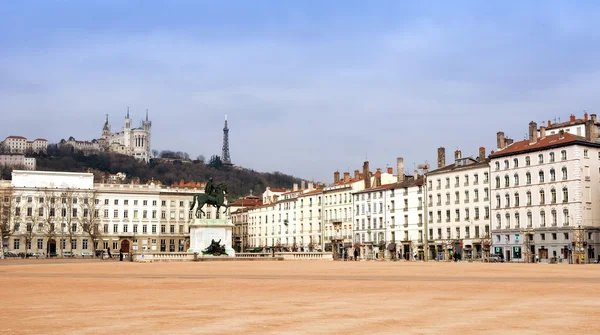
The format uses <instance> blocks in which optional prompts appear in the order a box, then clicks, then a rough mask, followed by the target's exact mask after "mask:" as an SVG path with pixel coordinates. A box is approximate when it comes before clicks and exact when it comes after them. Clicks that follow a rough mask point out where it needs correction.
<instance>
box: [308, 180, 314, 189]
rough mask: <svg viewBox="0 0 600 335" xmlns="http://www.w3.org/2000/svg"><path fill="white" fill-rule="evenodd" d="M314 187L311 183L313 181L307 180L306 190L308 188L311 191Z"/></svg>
mask: <svg viewBox="0 0 600 335" xmlns="http://www.w3.org/2000/svg"><path fill="white" fill-rule="evenodd" d="M314 188H315V184H313V182H312V181H309V182H308V190H309V191H312V190H313V189H314Z"/></svg>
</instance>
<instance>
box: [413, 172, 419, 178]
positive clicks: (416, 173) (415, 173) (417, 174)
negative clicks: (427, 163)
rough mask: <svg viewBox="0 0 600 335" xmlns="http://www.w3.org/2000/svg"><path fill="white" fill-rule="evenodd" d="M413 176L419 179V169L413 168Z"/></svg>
mask: <svg viewBox="0 0 600 335" xmlns="http://www.w3.org/2000/svg"><path fill="white" fill-rule="evenodd" d="M413 176H414V178H415V180H417V179H419V171H417V170H415V172H414V174H413Z"/></svg>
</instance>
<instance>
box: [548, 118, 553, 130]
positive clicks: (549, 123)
mask: <svg viewBox="0 0 600 335" xmlns="http://www.w3.org/2000/svg"><path fill="white" fill-rule="evenodd" d="M550 126H552V121H550V120H548V128H550Z"/></svg>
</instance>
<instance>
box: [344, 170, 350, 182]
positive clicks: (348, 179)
mask: <svg viewBox="0 0 600 335" xmlns="http://www.w3.org/2000/svg"><path fill="white" fill-rule="evenodd" d="M349 181H350V172H344V183H347V182H349Z"/></svg>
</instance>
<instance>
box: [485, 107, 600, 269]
mask: <svg viewBox="0 0 600 335" xmlns="http://www.w3.org/2000/svg"><path fill="white" fill-rule="evenodd" d="M584 119H585V122H584V124H583V128H582V129H583V130H582V131H573V132H567V131H566V130H567V129H566V128H565V127H569V126H568V125H564V124H562V125H561V126H557V127H558V128H560V129H559V130H558V133H555V134H548V132H547V130H546V129H545V128H546V127H545V126H542V127H540V128H539V129H538V127H537V124H536V123H535V122H531V123H530V124H529V139H527V140H523V141H520V142H516V143H513V144H510V145H507V144H506V143H504V142H503V141H502V138H501V137H502V135H503V134H501V133H499V134H498V136H499V139H498V143H499V144H500V145H499V148H498V151H497V152H495V153H493V154H492V155H491V156H490V158H491V169H492V182H493V199H492V201H493V203H492V219H493V230H492V234H493V243H494V251H495V252H496V253H497V254H500V255H502V257H504V259H505V260H507V261H527V262H531V261H533V260H534V259H535V256H537V257H538V258H539V259H540V260H541V261H549V260H551V259H553V258H554V259H555V260H558V261H561V260H567V261H580V260H581V261H585V259H588V260H589V259H593V258H595V257H597V255H598V251H597V250H598V247H599V245H598V241H599V237H600V236H599V235H598V234H599V229H600V221H599V220H598V218H599V215H600V207H599V206H598V202H599V201H600V189H599V188H598V183H599V182H600V176H599V173H598V172H599V171H600V144H599V143H598V139H597V135H596V134H597V132H596V129H597V125H596V122H595V115H593V116H592V118H590V119H588V118H587V115H586V116H585V117H584ZM571 120H573V118H571ZM575 121H576V120H575ZM573 123H577V122H573ZM573 133H578V134H582V135H583V136H577V135H574V134H573ZM574 256H577V258H578V259H579V260H577V259H576V257H574Z"/></svg>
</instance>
